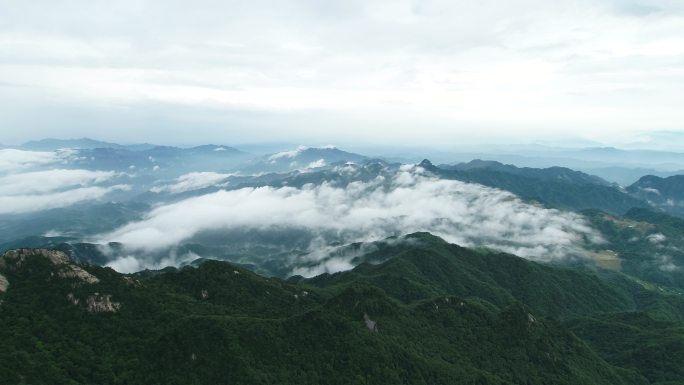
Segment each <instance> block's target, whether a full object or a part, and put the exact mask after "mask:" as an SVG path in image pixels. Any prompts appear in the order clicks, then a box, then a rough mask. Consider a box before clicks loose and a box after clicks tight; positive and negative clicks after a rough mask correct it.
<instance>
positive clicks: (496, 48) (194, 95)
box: [0, 0, 684, 145]
mask: <svg viewBox="0 0 684 385" xmlns="http://www.w3.org/2000/svg"><path fill="white" fill-rule="evenodd" d="M682 100H684V2H682V1H680V0H651V1H643V0H566V1H553V2H551V1H545V0H515V1H493V0H481V1H478V2H473V1H460V0H445V1H439V0H435V1H430V0H426V1H417V0H416V1H408V0H407V1H401V0H391V1H370V0H359V1H356V0H347V1H330V0H299V1H288V0H278V1H261V0H250V1H197V0H196V1H192V2H191V1H171V0H165V1H156V0H150V1H139V0H133V1H129V0H120V1H98V0H91V1H57V0H50V1H40V0H36V1H30V2H27V1H12V0H0V116H2V128H1V130H0V143H9V144H13V143H18V142H22V141H25V140H28V139H34V138H40V137H80V136H91V137H97V138H101V139H105V140H114V141H119V142H138V141H151V142H157V143H168V144H181V143H186V144H195V143H201V142H204V143H206V142H222V143H227V144H237V143H245V142H257V141H291V142H302V143H335V144H340V145H344V144H345V143H353V142H355V141H360V140H362V141H384V142H385V143H394V144H407V143H411V144H416V143H422V144H437V143H439V144H442V145H450V144H457V143H461V144H462V143H467V142H469V141H493V142H506V141H509V140H512V139H515V140H521V141H525V140H542V139H562V138H567V137H575V136H577V137H584V138H588V139H593V140H599V141H602V142H607V143H620V142H629V141H634V140H638V141H645V142H648V141H649V140H652V138H653V137H656V136H658V135H660V137H662V132H669V133H673V132H674V133H676V132H678V131H680V130H683V129H684V127H683V126H682V122H684V109H683V108H681V101H682ZM652 133H654V134H652ZM666 136H667V135H666Z"/></svg>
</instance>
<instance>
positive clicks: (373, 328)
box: [363, 313, 378, 333]
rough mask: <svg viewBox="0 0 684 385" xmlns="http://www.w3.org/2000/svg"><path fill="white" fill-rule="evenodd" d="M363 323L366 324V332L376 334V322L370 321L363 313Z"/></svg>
mask: <svg viewBox="0 0 684 385" xmlns="http://www.w3.org/2000/svg"><path fill="white" fill-rule="evenodd" d="M363 321H364V322H365V323H366V327H367V328H368V330H370V331H372V332H376V333H377V331H378V323H377V322H376V321H373V320H372V319H370V317H369V316H368V314H366V313H363Z"/></svg>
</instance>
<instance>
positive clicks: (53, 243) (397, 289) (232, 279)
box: [0, 139, 684, 385]
mask: <svg viewBox="0 0 684 385" xmlns="http://www.w3.org/2000/svg"><path fill="white" fill-rule="evenodd" d="M573 151H574V152H572V151H566V152H565V153H566V154H570V153H573V154H586V155H587V157H590V158H591V157H598V158H601V159H603V160H606V159H620V157H625V156H631V155H633V154H634V153H633V152H624V151H622V150H616V149H605V148H601V149H585V150H573ZM646 155H649V156H651V155H653V156H654V157H655V158H654V159H656V158H657V159H675V160H676V158H677V156H678V155H677V154H676V153H671V154H659V155H657V156H656V155H654V154H650V153H649V154H646ZM630 167H631V166H630ZM630 170H634V169H630ZM681 183H682V182H681V176H679V175H676V176H668V177H665V178H663V177H659V176H656V175H642V176H641V177H640V178H639V179H638V180H637V181H636V182H635V183H633V184H630V185H628V186H626V187H624V186H622V185H621V184H619V183H616V182H615V181H614V180H609V179H604V178H603V177H600V176H596V175H592V174H591V173H587V172H585V171H580V170H575V169H571V168H567V167H560V166H553V167H543V168H541V167H529V166H526V167H519V166H517V165H513V164H505V163H502V162H498V161H495V160H482V159H474V160H470V159H469V160H468V161H466V162H447V163H442V164H439V165H435V164H434V163H433V162H431V161H430V160H429V158H426V159H424V160H423V161H421V162H416V163H410V162H409V163H406V162H398V161H397V158H391V159H390V158H383V157H382V156H372V155H361V154H357V153H354V152H349V151H344V150H342V149H339V148H337V147H334V146H324V147H306V146H299V147H297V148H295V149H293V150H288V151H279V152H274V153H268V154H252V153H249V152H246V151H242V150H240V149H238V148H236V147H231V146H225V145H203V146H196V147H190V148H181V147H170V146H157V145H148V144H142V145H118V144H115V143H107V142H100V141H95V140H91V139H79V140H71V141H63V140H43V141H36V142H29V143H27V144H25V145H24V146H21V147H19V148H4V149H1V150H0V203H2V204H1V205H0V253H4V254H3V255H2V256H1V257H0V301H2V302H1V303H0V340H1V341H3V343H2V347H3V348H2V349H0V384H2V383H12V384H13V383H27V384H28V383H31V384H33V383H121V384H123V383H165V384H166V383H179V384H181V383H182V384H185V383H340V384H342V383H387V382H391V383H410V384H439V383H445V384H447V383H455V382H456V383H466V384H492V383H496V384H520V383H527V384H551V383H552V384H577V383H582V384H661V385H664V384H677V383H682V381H684V380H683V379H684V373H682V370H681V368H680V365H679V362H680V361H681V359H682V358H684V334H683V333H682V330H683V329H682V325H683V324H682V322H683V321H684V275H682V269H683V268H684V251H682V250H684V211H682V209H681V208H682V207H684V206H682V205H681V202H682V199H683V198H682V196H680V195H681V194H680V192H681ZM456 379H458V380H456ZM3 381H4V382H3Z"/></svg>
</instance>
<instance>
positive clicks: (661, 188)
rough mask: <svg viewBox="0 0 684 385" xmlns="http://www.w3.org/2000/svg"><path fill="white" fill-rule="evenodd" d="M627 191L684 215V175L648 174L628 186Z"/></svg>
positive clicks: (663, 208) (664, 208)
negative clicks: (661, 175)
mask: <svg viewBox="0 0 684 385" xmlns="http://www.w3.org/2000/svg"><path fill="white" fill-rule="evenodd" d="M627 191H629V192H630V193H632V195H634V196H636V197H639V198H641V199H643V200H646V201H648V202H649V203H650V204H652V205H653V206H655V207H657V208H660V209H662V210H664V211H667V212H669V213H672V214H676V215H680V216H682V215H684V175H673V176H669V177H667V178H661V177H658V176H655V175H646V176H644V177H642V178H641V179H639V180H638V181H636V182H635V183H634V184H632V185H631V186H629V187H627Z"/></svg>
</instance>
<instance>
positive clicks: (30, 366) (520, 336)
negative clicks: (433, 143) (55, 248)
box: [0, 233, 677, 384]
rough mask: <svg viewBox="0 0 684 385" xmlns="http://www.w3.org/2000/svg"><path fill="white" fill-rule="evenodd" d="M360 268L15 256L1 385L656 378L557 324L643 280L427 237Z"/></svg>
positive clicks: (1, 336)
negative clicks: (140, 264) (282, 270)
mask: <svg viewBox="0 0 684 385" xmlns="http://www.w3.org/2000/svg"><path fill="white" fill-rule="evenodd" d="M359 258H360V260H364V261H366V262H365V263H363V264H362V265H360V266H359V267H357V268H356V269H354V270H353V271H349V272H344V273H338V274H334V275H327V276H321V277H317V278H314V279H310V280H306V279H303V278H300V277H295V278H292V279H290V280H289V281H287V282H285V281H282V280H279V279H275V278H264V277H261V276H259V275H256V274H254V273H252V272H250V271H248V270H245V269H242V268H239V267H236V266H234V265H230V264H228V263H225V262H218V261H206V262H204V263H201V264H199V266H197V267H186V268H183V269H180V270H178V269H174V268H167V269H164V270H162V271H146V272H142V273H138V274H135V275H122V274H119V273H116V272H114V271H113V270H111V269H108V268H102V267H97V266H90V265H76V264H74V263H72V262H71V261H70V260H69V259H68V258H67V256H66V255H65V254H63V253H61V252H48V251H45V250H20V251H12V252H9V253H7V254H5V255H4V256H2V257H0V274H2V275H3V276H4V277H5V278H6V279H7V281H8V282H9V285H8V286H7V287H5V288H3V289H2V290H0V291H2V292H3V293H0V301H2V304H0V341H2V342H1V343H0V344H1V345H0V346H1V347H2V348H1V349H0V383H3V384H4V383H7V384H41V383H49V384H62V383H64V384H74V383H76V384H78V383H84V384H85V383H98V384H110V383H111V384H124V383H146V384H233V383H235V384H240V383H250V384H270V383H279V384H287V383H293V384H295V383H296V384H321V383H324V384H349V383H360V384H386V383H405V384H454V383H457V384H648V383H649V381H648V380H647V379H648V378H650V377H648V376H647V375H646V374H644V373H641V371H642V370H644V369H643V368H642V367H639V366H634V365H630V364H629V363H628V362H627V363H625V362H624V361H620V360H612V356H611V354H612V353H613V352H612V351H611V350H610V349H607V350H606V351H604V350H602V349H600V345H598V343H597V342H595V341H594V340H593V339H588V341H590V343H592V344H596V345H592V346H596V347H595V348H596V351H594V350H592V348H590V347H589V345H587V343H586V342H585V341H583V340H581V339H579V338H578V337H576V336H575V335H574V334H573V333H572V332H570V331H569V329H568V327H567V326H566V325H565V324H562V323H560V322H559V321H556V320H554V319H553V318H548V317H547V316H550V315H553V316H558V317H563V318H566V319H567V317H574V316H578V315H582V316H591V317H601V316H603V313H604V312H613V311H628V310H631V308H632V307H636V308H638V307H639V306H641V305H640V302H639V299H638V298H635V296H634V293H633V292H632V291H630V290H632V289H633V288H632V287H631V286H629V283H624V282H623V283H621V284H619V285H617V284H613V283H612V282H611V281H608V280H605V279H601V278H599V277H597V276H595V275H593V274H589V273H582V272H578V271H571V270H561V269H555V268H551V267H546V266H541V265H538V264H535V263H532V262H529V261H525V260H522V259H520V258H517V257H515V256H511V255H507V254H502V253H491V252H476V251H473V250H469V249H464V248H461V247H458V246H455V245H450V244H448V243H446V242H444V241H443V240H441V239H439V238H437V237H433V236H431V235H429V234H425V233H417V234H413V235H411V236H408V237H406V238H404V239H401V240H398V241H397V242H394V243H392V244H388V246H387V247H386V248H380V249H378V250H376V251H374V252H373V253H371V254H368V255H364V256H361V257H359ZM372 263H374V264H372ZM634 290H637V289H634ZM639 290H644V291H645V290H646V289H639ZM547 294H548V296H547ZM654 295H655V294H654ZM545 297H546V298H545ZM592 319H593V318H592ZM567 322H570V321H567ZM571 326H573V327H574V324H573V325H571ZM654 341H655V343H657V341H656V340H654ZM597 352H599V353H600V354H599V353H597ZM603 357H606V358H610V359H611V360H612V361H610V363H609V362H606V361H605V360H604V358H603ZM649 375H650V374H649ZM676 375H677V373H674V374H673V376H676Z"/></svg>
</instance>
